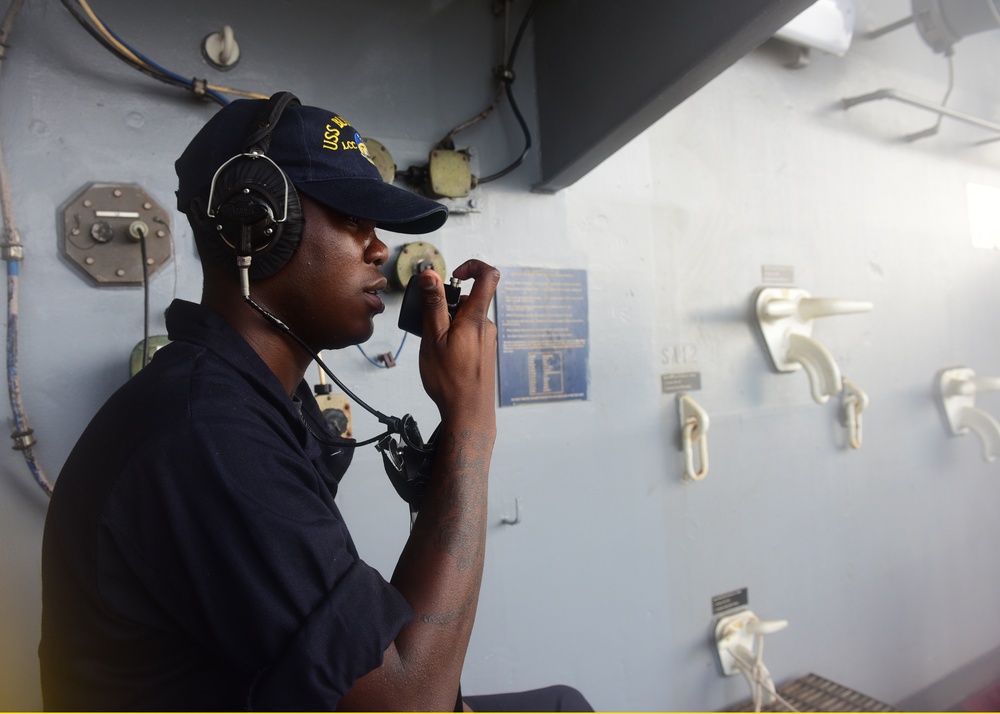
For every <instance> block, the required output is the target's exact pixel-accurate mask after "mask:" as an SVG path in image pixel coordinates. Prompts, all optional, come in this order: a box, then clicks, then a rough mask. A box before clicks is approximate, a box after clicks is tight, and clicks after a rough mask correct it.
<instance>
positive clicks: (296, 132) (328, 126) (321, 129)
mask: <svg viewBox="0 0 1000 714" xmlns="http://www.w3.org/2000/svg"><path fill="white" fill-rule="evenodd" d="M263 105H264V100H259V99H240V100H237V101H235V102H232V103H231V104H228V105H226V106H225V107H223V108H222V109H220V110H219V111H218V112H217V113H216V114H215V116H213V117H212V118H211V119H210V120H209V121H208V123H207V124H205V126H204V127H202V129H201V131H199V132H198V133H197V134H196V135H195V137H194V139H192V140H191V143H190V144H188V147H187V148H186V149H185V150H184V153H183V154H181V156H180V158H179V159H177V161H176V162H175V163H174V168H175V169H176V171H177V178H178V188H177V208H178V209H179V210H180V211H182V212H186V211H187V210H188V208H189V207H190V205H191V201H192V200H193V199H195V198H197V197H201V198H203V199H204V200H206V201H207V199H208V195H209V189H210V188H211V185H212V178H213V177H214V176H215V172H216V171H217V170H218V169H219V167H220V166H222V165H223V164H224V163H226V162H227V161H228V160H229V159H231V158H233V157H234V156H237V155H239V154H242V153H245V152H246V150H247V149H248V148H249V147H247V145H246V144H247V140H248V138H250V135H251V133H252V132H253V128H254V124H255V122H256V121H257V119H258V117H259V114H260V112H261V108H262V107H263ZM267 156H268V158H270V159H271V160H272V161H274V163H276V164H277V165H278V166H279V167H280V168H281V170H282V171H284V172H285V175H286V176H288V179H289V181H291V182H292V185H293V186H294V187H295V188H296V189H297V190H298V191H299V192H300V193H302V194H305V195H306V196H309V197H310V198H312V199H313V200H315V201H318V202H319V203H321V204H323V205H325V206H327V207H329V208H332V209H333V210H335V211H337V212H339V213H343V214H345V215H348V216H354V217H355V218H362V219H365V220H369V221H373V222H374V223H375V225H376V226H378V227H379V228H384V229H386V230H390V231H395V232H396V233H408V234H417V233H430V232H431V231H435V230H437V229H438V228H440V227H441V226H442V225H443V224H444V222H445V221H446V220H447V219H448V209H447V208H446V207H445V206H443V205H441V204H440V203H438V202H437V201H432V200H430V199H429V198H425V197H424V196H420V195H418V194H416V193H413V192H411V191H407V190H405V189H402V188H399V187H398V186H393V185H392V184H390V183H386V182H385V181H383V180H382V176H381V175H380V174H379V172H378V169H377V168H376V167H375V164H374V163H373V162H372V160H371V158H370V157H369V155H368V149H367V147H366V146H365V144H364V141H362V139H361V135H360V134H359V133H358V131H357V130H356V129H355V128H354V127H352V126H351V125H350V124H348V123H347V121H346V120H344V119H343V118H342V117H341V116H339V115H338V114H336V113H335V112H331V111H328V110H326V109H320V108H319V107H308V106H303V105H300V104H290V105H289V106H287V107H286V108H285V110H284V111H283V112H282V114H281V117H280V118H279V119H278V121H277V123H276V124H275V126H274V127H273V131H272V133H271V143H270V146H269V147H268V149H267Z"/></svg>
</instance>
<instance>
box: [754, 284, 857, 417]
mask: <svg viewBox="0 0 1000 714" xmlns="http://www.w3.org/2000/svg"><path fill="white" fill-rule="evenodd" d="M873 307H874V306H873V305H872V303H870V302H862V301H859V300H844V299H841V298H814V297H810V295H809V293H808V292H806V291H805V290H801V289H799V288H767V287H765V288H759V289H758V290H757V292H756V294H755V296H754V312H755V314H756V316H757V323H758V325H759V326H760V331H761V335H763V337H764V344H765V345H767V351H768V355H769V356H770V358H771V364H773V365H774V368H775V369H776V370H777V371H779V372H794V371H795V370H798V369H804V370H805V372H806V374H807V375H808V376H809V386H810V388H811V391H812V397H813V399H814V400H815V401H816V402H818V403H820V404H824V403H825V402H826V401H827V400H829V398H830V397H831V396H832V395H834V394H839V393H840V391H841V390H842V389H843V377H842V376H841V374H840V367H839V366H837V361H836V360H835V359H834V358H833V355H832V354H830V352H829V350H827V349H826V348H825V347H824V346H823V345H821V344H820V343H819V342H817V341H816V340H814V339H813V338H812V329H813V320H815V319H816V318H818V317H828V316H830V315H849V314H852V313H858V312H868V311H869V310H871V309H872V308H873Z"/></svg>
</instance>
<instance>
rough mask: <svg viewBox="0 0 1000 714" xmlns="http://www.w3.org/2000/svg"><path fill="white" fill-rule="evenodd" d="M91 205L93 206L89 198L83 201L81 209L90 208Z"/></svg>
mask: <svg viewBox="0 0 1000 714" xmlns="http://www.w3.org/2000/svg"><path fill="white" fill-rule="evenodd" d="M93 205H94V202H93V201H91V200H90V199H89V198H88V199H85V200H84V202H83V207H84V208H90V207H91V206H93Z"/></svg>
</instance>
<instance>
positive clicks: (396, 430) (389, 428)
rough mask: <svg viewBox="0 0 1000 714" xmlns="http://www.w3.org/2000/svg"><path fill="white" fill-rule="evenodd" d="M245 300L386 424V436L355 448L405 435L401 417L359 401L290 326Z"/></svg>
mask: <svg viewBox="0 0 1000 714" xmlns="http://www.w3.org/2000/svg"><path fill="white" fill-rule="evenodd" d="M244 300H246V301H247V304H248V305H250V307H252V308H253V309H254V310H256V311H257V312H259V313H260V314H261V315H262V316H263V317H264V319H265V320H267V321H268V322H270V323H271V324H272V325H274V326H275V327H277V328H278V329H279V330H281V332H283V333H284V334H286V335H288V336H289V337H291V338H292V339H293V340H295V341H296V342H297V343H298V344H299V345H300V346H301V347H302V349H304V350H305V351H306V353H307V354H308V355H309V356H310V357H312V358H313V359H314V360H315V361H316V364H318V365H319V367H320V369H322V370H323V371H324V372H325V373H326V376H328V377H329V378H330V379H331V380H333V382H334V384H336V385H337V386H338V387H340V389H341V390H342V391H343V392H344V394H346V395H347V396H348V397H349V398H351V399H353V400H354V401H355V402H357V403H358V405H359V406H360V407H361V408H362V409H365V410H366V411H367V412H369V413H370V414H371V415H372V416H374V417H375V418H376V419H378V420H379V422H381V423H382V424H384V425H385V426H386V432H385V433H384V434H380V435H378V436H375V437H372V438H371V439H367V440H365V441H359V442H358V443H357V444H355V446H365V445H367V444H372V443H375V442H377V441H380V440H381V439H383V438H384V437H386V436H387V435H389V434H402V433H403V419H401V418H400V417H394V416H386V415H385V414H383V413H382V412H380V411H379V410H378V409H375V408H374V407H371V406H369V405H368V404H366V403H365V402H364V401H362V400H361V399H359V398H358V396H357V395H356V394H354V392H352V391H351V390H350V389H348V388H347V387H346V386H345V385H344V383H343V382H341V381H340V380H339V379H337V375H335V374H334V373H333V372H332V371H331V370H330V368H329V367H327V366H326V363H325V362H324V361H323V360H322V358H321V357H320V356H319V354H317V352H316V351H315V350H314V349H313V348H312V347H310V346H309V345H308V344H306V341H305V340H303V339H302V338H301V337H299V336H298V335H296V334H295V333H294V332H292V329H291V328H290V327H289V326H288V325H286V324H285V323H284V322H282V321H281V320H279V319H278V318H277V317H275V316H274V315H272V314H271V313H270V312H269V311H268V310H266V309H265V308H264V307H262V306H261V305H259V304H257V302H255V301H254V299H253V298H251V297H250V296H249V295H245V296H244Z"/></svg>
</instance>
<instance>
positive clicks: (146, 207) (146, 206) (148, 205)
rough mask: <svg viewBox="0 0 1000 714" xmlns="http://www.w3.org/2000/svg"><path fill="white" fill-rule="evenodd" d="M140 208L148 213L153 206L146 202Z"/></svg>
mask: <svg viewBox="0 0 1000 714" xmlns="http://www.w3.org/2000/svg"><path fill="white" fill-rule="evenodd" d="M142 207H143V208H145V209H146V210H147V211H148V210H149V209H150V208H152V207H153V204H152V203H150V202H149V201H146V202H145V203H144V204H142Z"/></svg>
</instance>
